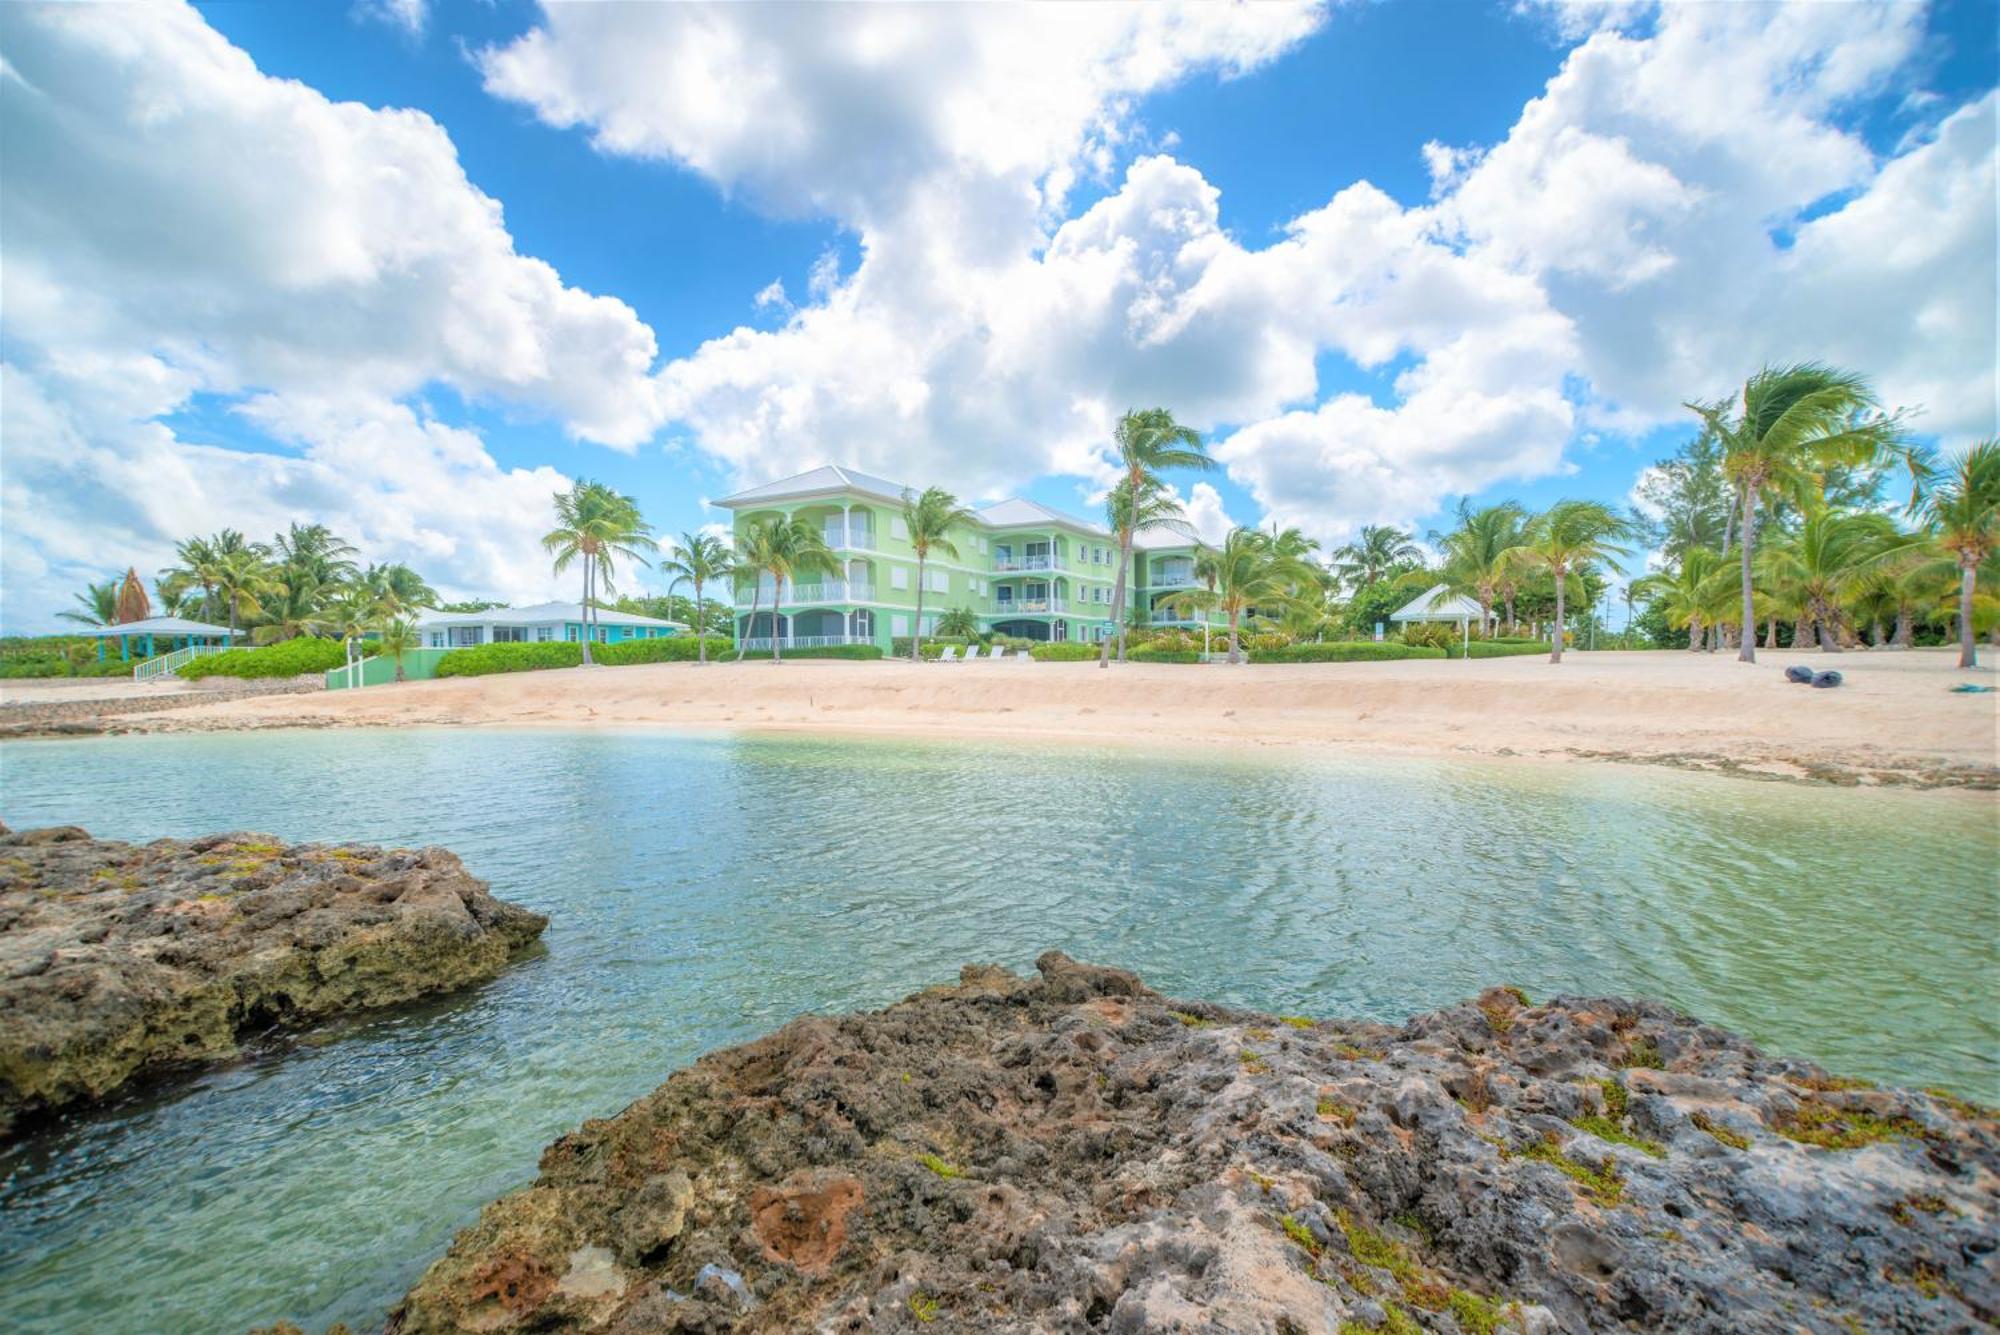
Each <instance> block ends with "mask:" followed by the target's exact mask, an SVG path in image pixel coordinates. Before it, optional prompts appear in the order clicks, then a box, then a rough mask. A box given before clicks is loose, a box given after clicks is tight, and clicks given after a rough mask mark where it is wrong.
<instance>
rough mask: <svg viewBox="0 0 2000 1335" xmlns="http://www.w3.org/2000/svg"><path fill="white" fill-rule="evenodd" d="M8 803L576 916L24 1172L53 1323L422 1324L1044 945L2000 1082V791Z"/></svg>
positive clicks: (1221, 989)
mask: <svg viewBox="0 0 2000 1335" xmlns="http://www.w3.org/2000/svg"><path fill="white" fill-rule="evenodd" d="M0 815H4V817H5V819H6V820H7V821H8V822H9V823H10V824H12V825H14V826H16V827H17V828H19V827H25V826H32V825H42V824H59V823H75V824H81V825H84V826H86V827H87V828H89V829H90V830H91V831H92V832H93V833H97V834H102V835H107V836H112V837H119V838H129V839H149V838H154V837H158V836H161V835H169V834H172V835H188V834H195V833H204V832H208V831H212V830H219V829H231V828H235V829H256V830H263V831H269V832H272V833H275V834H278V835H281V836H284V837H286V838H291V839H360V840H369V841H376V842H384V843H394V844H420V843H439V844H444V845H446V846H448V847H450V848H452V849H453V850H454V851H456V852H458V853H460V854H461V855H462V856H463V857H464V858H465V860H466V862H467V864H468V865H469V866H470V867H471V869H472V870H473V871H474V872H475V874H478V875H481V876H485V877H487V878H489V879H490V880H491V881H492V882H493V886H494V890H495V892H496V893H498V894H500V895H502V896H504V897H507V898H510V899H514V900H516V901H518V902H521V903H524V904H527V905H529V906H530V907H533V908H536V909H539V910H541V911H543V912H546V913H549V914H551V915H552V922H551V925H550V928H549V931H548V934H547V938H546V944H547V949H546V951H545V952H544V953H541V954H539V955H538V956H536V957H535V958H532V959H530V960H528V961H526V962H525V963H523V964H521V965H520V966H518V967H517V968H515V969H514V970H513V971H512V972H510V973H509V974H508V975H506V976H505V977H503V978H502V979H500V980H499V981H498V982H496V983H494V984H492V985H490V986H488V987H486V988H483V989H479V990H477V991H475V992H473V993H470V994H468V995H465V996H462V997H457V998H452V999H448V1000H444V1001H439V1002H434V1003H431V1004H428V1005H426V1006H422V1007H419V1008H413V1009H410V1010H405V1011H400V1012H397V1013H395V1014H393V1015H390V1016H386V1017H380V1018H376V1019H372V1020H365V1021H360V1022H355V1023H351V1024H348V1025H345V1026H342V1027H339V1028H338V1029H336V1030H334V1031H331V1032H330V1033H328V1034H326V1035H323V1036H315V1037H314V1038H313V1039H312V1040H311V1041H309V1042H308V1043H307V1044H305V1045H303V1046H300V1047H297V1048H294V1049H293V1050H291V1051H290V1052H288V1053H286V1054H284V1055H282V1056H280V1057H276V1058H272V1059H266V1060H261V1061H258V1062H254V1063H248V1064H245V1065H241V1066H238V1067H235V1068H232V1069H230V1070H227V1071H223V1072H219V1073H215V1074H212V1075H210V1076H207V1077H204V1078H202V1079H200V1080H197V1081H194V1082H191V1083H183V1084H180V1085H177V1086H174V1087H173V1088H171V1089H170V1090H167V1091H164V1092H162V1093H159V1094H156V1095H153V1096H150V1097H147V1098H144V1099H141V1100H136V1101H133V1102H129V1103H126V1104H123V1105H120V1106H119V1107H116V1108H114V1109H111V1110H107V1111H106V1112H103V1113H100V1114H96V1115H93V1116H90V1117H85V1118H79V1119H76V1120H74V1121H73V1122H72V1123H71V1124H69V1125H68V1126H66V1127H65V1128H64V1129H63V1130H61V1131H60V1132H56V1133H52V1134H45V1135H43V1136H40V1137H37V1138H35V1139H33V1140H30V1141H28V1142H26V1143H24V1144H21V1145H18V1146H15V1147H13V1148H11V1149H10V1150H7V1151H5V1152H4V1153H0V1297H4V1300H5V1302H6V1309H7V1311H8V1316H9V1322H10V1324H13V1325H15V1326H16V1327H17V1328H26V1329H31V1330H51V1331H53V1330H67V1329H76V1328H79V1327H82V1326H88V1327H89V1328H91V1329H94V1330H97V1331H103V1332H123V1331H150V1330H190V1329H241V1328H243V1327H246V1326H248V1325H249V1324H251V1323H252V1322H253V1321H268V1320H272V1319H275V1318H277V1317H280V1316H284V1317H290V1318H291V1319H293V1320H296V1321H299V1322H301V1323H302V1324H304V1325H306V1326H308V1327H310V1328H313V1329H318V1328H320V1327H322V1326H324V1325H325V1324H326V1323H328V1322H331V1321H334V1320H348V1321H351V1322H355V1323H357V1324H359V1325H362V1326H372V1325H375V1324H379V1322H380V1320H381V1317H382V1315H383V1313H384V1311H385V1310H386V1308H387V1306H388V1305H389V1304H390V1303H391V1302H393V1301H394V1299H395V1298H396V1297H397V1296H398V1295H399V1294H400V1293H401V1292H402V1291H403V1289H405V1288H406V1287H407V1286H408V1285H409V1283H410V1282H411V1281H412V1280H414V1278H415V1277H416V1276H417V1274H419V1273H420V1272H421V1271H422V1269H423V1267H424V1266H425V1265H426V1264H427V1263H428V1262H429V1260H430V1259H431V1258H432V1257H433V1256H435V1255H436V1254H437V1252H438V1251H439V1250H441V1249H442V1247H443V1246H444V1245H445V1243H446V1242H447V1241H448V1240H449V1238H450V1235H451V1233H452V1232H453V1231H454V1230H455V1229H456V1228H457V1227H459V1226H460V1225H462V1224H463V1223H465V1222H467V1221H468V1220H469V1219H470V1218H471V1217H472V1216H473V1215H474V1214H475V1213H476V1212H477V1210H478V1207H479V1206H480V1205H481V1204H482V1203H484V1202H485V1201H486V1200H488V1199H490V1198H491V1197H493V1196H494V1195H497V1194H499V1193H500V1192H502V1191H504V1190H506V1189H507V1188H508V1187H510V1186H513V1185H516V1184H518V1183H520V1182H522V1181H525V1180H526V1179H527V1178H528V1177H530V1176H531V1175H532V1173H533V1170H534V1162H535V1158H536V1154H537V1152H538V1150H539V1149H540V1147H541V1146H542V1145H543V1144H545V1143H546V1142H547V1141H549V1140H550V1139H552V1138H553V1137H554V1136H555V1135H557V1134H558V1133H560V1132H561V1131H562V1130H564V1129H566V1128H568V1127H570V1126H573V1125H574V1124H576V1123H577V1122H579V1121H581V1120H582V1119H583V1118H585V1117H589V1116H595V1115H600V1114H606V1113H611V1112H615V1111H616V1110H617V1109H619V1108H620V1107H622V1106H623V1105H624V1104H625V1103H626V1102H628V1101H629V1100H631V1099H632V1098H634V1097H636V1096H637V1095H639V1094H641V1093H643V1092H645V1091H646V1090H648V1089H651V1088H652V1087H653V1086H654V1085H655V1084H657V1083H659V1081H660V1080H661V1079H662V1078H664V1076H665V1075H666V1073H667V1072H668V1071H669V1070H671V1069H672V1068H673V1067H675V1066H678V1065H681V1064H683V1063H685V1062H687V1061H688V1060H690V1059H691V1058H692V1057H694V1056H695V1055H696V1054H698V1053H700V1052H702V1051H704V1050H706V1049H709V1048H713V1047H716V1046H720V1045H723V1044H727V1043H732V1042H738V1041H741V1040H743V1039H746V1038H749V1037H752V1036H754V1035H756V1034H759V1033H762V1032H765V1031H767V1030H769V1029H771V1028H773V1027H775V1026H777V1025H778V1024H781V1023H783V1022H784V1021H785V1020H787V1019H789V1018H791V1017H792V1016H794V1015H796V1014H798V1013H800V1012H802V1011H808V1010H844V1009H851V1008H854V1007H857V1006H876V1005H881V1004H884V1003H887V1002H889V1001H892V1000H894V999H896V998H897V997H899V996H901V995H903V994H905V993H907V992H909V991H911V990H913V989H915V988H917V987H920V986H923V985H926V984H929V983H933V982H938V981H942V980H946V979H949V978H951V977H953V976H954V975H955V974H956V971H957V969H958V967H959V965H961V964H963V963H965V962H967V961H969V960H975V959H978V960H999V961H1001V962H1004V963H1007V964H1009V965H1012V966H1014V967H1016V968H1020V969H1026V968H1027V967H1029V964H1030V961H1032V959H1033V958H1034V956H1035V955H1036V954H1037V953H1039V952H1040V951H1041V950H1043V949H1046V948H1048V947H1051V946H1056V947H1060V948H1062V949H1064V950H1067V951H1068V952H1069V953H1070V954H1072V955H1075V956H1077V957H1079V958H1084V959H1093V960H1101V961H1105V962H1109V963H1116V964H1120V965H1124V966H1128V967H1131V968H1134V969H1137V970H1138V971H1139V972H1140V973H1141V974H1142V975H1144V976H1145V977H1146V979H1147V980H1148V981H1149V982H1151V983H1153V984H1154V985H1155V986H1157V987H1160V988H1162V989H1163V990H1166V991H1170V992H1175V993H1180V994H1183V995H1190V996H1201V997H1208V998H1213V999H1217V1000H1229V1001H1237V1002H1243V1003H1247V1004H1255V1005H1258V1006H1260V1007H1265V1008H1268V1009H1272V1010H1277V1011H1283V1012H1306V1013H1313V1014H1321V1015H1364V1014H1365V1015H1374V1016H1379V1017H1392V1018H1393V1017H1399V1016H1402V1015H1405V1014H1408V1013H1410V1012H1412V1011H1416V1010H1421V1009H1426V1008H1429V1007H1433V1006H1437V1005H1440V1004H1443V1003H1446V1002H1449V1001H1452V1000H1455V999H1458V998H1462V997H1465V996H1469V995H1471V994H1472V993H1474V992H1476V991H1477V990H1478V989H1479V988H1481V987H1483V986H1486V985H1488V984H1491V983H1495V982H1510V983H1516V984H1519V985H1521V986H1523V987H1525V988H1526V989H1527V990H1528V991H1529V992H1530V993H1532V994H1535V995H1537V996H1541V995H1547V994H1550V993H1553V992H1558V991H1574V992H1588V993H1603V992H1623V993H1635V994H1646V995H1652V996H1658V997H1663V998H1666V999H1668V1000H1670V1001H1673V1002H1675V1003H1676V1004H1678V1005H1680V1006H1682V1007H1684V1008H1686V1009H1688V1010H1691V1011H1693V1012H1694V1013H1696V1014H1698V1015H1700V1016H1702V1017H1703V1018H1705V1019H1709V1020H1712V1021H1715V1022H1717V1023H1721V1024H1724V1025H1727V1026H1729V1027H1732V1028H1735V1029H1739V1030H1741V1031H1743V1032H1745V1033H1748V1034H1750V1035H1751V1036H1753V1037H1755V1038H1757V1039H1758V1040H1759V1041H1761V1042H1763V1043H1765V1044H1766V1045H1767V1046H1769V1047H1771V1048H1773V1049H1776V1050H1780V1051H1785V1052H1792V1053H1798V1054H1802V1055H1806V1056H1810V1057H1813V1058H1815V1059H1817V1060H1820V1061H1823V1062H1825V1063H1826V1064H1827V1065H1829V1066H1831V1067H1832V1068H1834V1069H1835V1070H1838V1071H1841V1072H1843V1073H1847V1074H1858V1075H1865V1076H1871V1077H1875V1078H1878V1079H1885V1080H1893V1081H1898V1082H1903V1083H1912V1084H1937V1083H1943V1084H1946V1085H1949V1086H1951V1087H1953V1088H1955V1089H1957V1090H1959V1091H1962V1092H1964V1093H1968V1094H1971V1095H1973V1096H1975V1097H1979V1098H1982V1099H1986V1100H1989V1101H1990V1100H1994V1099H1995V1098H1996V1095H2000V1044H1996V1038H1997V1037H2000V1020H1996V1016H1995V1007H1994V1005H1993V999H1994V996H1995V989H1994V983H1995V979H1996V974H1995V963H1996V958H1995V957H1996V950H1995V945H1994V943H1995V941H1996V940H2000V884H1996V875H2000V873H1996V868H2000V825H1996V822H1995V819H1994V806H1993V804H1992V803H1991V801H1990V800H1988V799H1984V798H1979V797H1972V796H1968V795H1963V794H1906V793H1893V792H1890V793H1874V792H1855V791H1843V790H1832V789H1817V788H1801V787H1797V786H1791V785H1781V784H1772V783H1755V782H1750V781H1745V780H1733V779H1722V778H1716V777H1713V776H1693V775H1685V774H1680V773H1676V772H1673V771H1667V770H1657V769H1638V768H1619V767H1609V766H1581V765H1579V766H1552V765H1540V764H1532V763H1525V762H1522V763H1512V764H1501V763H1497V762H1474V761H1466V760H1433V759H1410V758H1382V757H1357V756H1332V757H1328V756H1317V755H1305V754H1297V753H1290V752H1282V753H1276V754H1271V755H1256V756H1226V757H1207V756H1202V755H1188V754H1185V753H1178V754H1168V753H1148V752H1143V751H1107V750H1104V749H1100V748H1095V747H1091V748H1086V747H1082V746H1074V747H1063V746H1058V747H1049V746H1034V747H1009V746H1005V745H998V744H984V743H983V744H971V743H939V744H915V743H907V742H892V741H872V740H840V741H831V740H821V739H809V738H797V737H771V736H763V737H741V736H727V735H719V734H718V735H697V736H686V735H675V734H668V733H659V732H647V733H603V732H556V731H499V730H493V731H424V730H417V731H402V732H393V733H391V732H324V733H304V734H299V733H292V734H285V735H282V736H273V735H270V734H264V735H258V734H218V735H206V736H204V735H188V736H161V737H133V738H120V739H117V740H93V741H81V742H37V743H28V744H16V745H9V746H7V747H6V748H5V749H4V750H0Z"/></svg>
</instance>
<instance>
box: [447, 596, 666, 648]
mask: <svg viewBox="0 0 2000 1335" xmlns="http://www.w3.org/2000/svg"><path fill="white" fill-rule="evenodd" d="M595 621H596V624H595V625H594V626H592V627H591V630H592V631H593V632H594V634H592V636H591V642H592V643H594V644H616V643H618V642H620V641H622V640H654V639H658V638H660V637H661V636H663V635H674V634H678V633H679V632H681V631H684V630H686V629H687V627H686V626H683V625H682V624H681V623H680V622H678V621H662V620H660V619H659V618H658V617H642V616H634V615H633V614H632V613H630V612H613V611H611V610H610V609H609V608H603V607H600V608H599V609H597V612H596V613H595ZM417 633H418V634H420V635H421V636H422V637H423V642H424V643H423V647H424V648H426V649H465V648H469V647H471V646H473V645H477V644H536V643H542V644H546V643H549V642H550V641H568V642H570V643H580V642H581V641H582V640H583V638H584V621H583V606H582V604H580V603H537V604H536V605H535V606H533V607H493V608H488V609H487V610H485V611H483V612H422V613H419V614H418V616H417Z"/></svg>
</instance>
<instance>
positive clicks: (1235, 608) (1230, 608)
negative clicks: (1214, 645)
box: [1169, 528, 1310, 663]
mask: <svg viewBox="0 0 2000 1335" xmlns="http://www.w3.org/2000/svg"><path fill="white" fill-rule="evenodd" d="M1194 575H1195V578H1196V579H1198V580H1200V581H1201V584H1202V587H1200V588H1197V589H1189V590H1187V591H1185V592H1182V593H1177V594H1175V595H1174V596H1173V597H1172V598H1171V599H1170V600H1169V601H1170V602H1171V603H1172V604H1173V606H1174V608H1175V610H1176V611H1179V612H1181V613H1182V615H1185V614H1186V612H1187V611H1189V610H1192V609H1197V608H1199V609H1203V610H1207V609H1212V608H1214V609H1220V610H1221V611H1222V612H1223V613H1225V614H1226V615H1227V616H1228V618H1229V661H1230V662H1231V663H1240V662H1242V661H1243V651H1242V646H1241V643H1240V637H1239V629H1240V627H1241V625H1242V621H1243V614H1244V612H1245V611H1247V610H1248V609H1250V608H1252V607H1256V608H1260V609H1261V608H1269V607H1281V606H1283V605H1284V604H1286V603H1288V602H1290V601H1291V600H1292V599H1293V598H1294V597H1295V596H1296V593H1295V591H1296V590H1297V588H1298V586H1299V584H1300V582H1301V580H1305V579H1309V578H1310V575H1309V573H1308V570H1307V568H1306V563H1305V562H1304V561H1303V559H1302V558H1301V557H1300V556H1298V555H1297V554H1296V549H1294V550H1293V551H1292V552H1287V551H1285V550H1283V549H1281V548H1280V546H1279V541H1278V539H1277V538H1276V537H1274V536H1273V535H1271V534H1269V533H1264V532H1260V531H1259V530H1257V529H1254V528H1238V529H1231V530H1230V532H1229V536H1228V537H1226V538H1224V539H1223V540H1222V546H1220V547H1203V548H1201V549H1200V550H1199V551H1197V552H1196V553H1195V558H1194Z"/></svg>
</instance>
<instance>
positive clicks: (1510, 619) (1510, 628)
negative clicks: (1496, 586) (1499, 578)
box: [1507, 593, 1521, 638]
mask: <svg viewBox="0 0 2000 1335" xmlns="http://www.w3.org/2000/svg"><path fill="white" fill-rule="evenodd" d="M1520 629H1521V627H1520V623H1518V622H1517V621H1515V620H1514V595H1513V594H1511V593H1510V594H1508V595H1507V634H1508V636H1509V637H1510V638H1511V637H1512V636H1513V635H1514V634H1515V633H1516V632H1518V631H1519V630H1520Z"/></svg>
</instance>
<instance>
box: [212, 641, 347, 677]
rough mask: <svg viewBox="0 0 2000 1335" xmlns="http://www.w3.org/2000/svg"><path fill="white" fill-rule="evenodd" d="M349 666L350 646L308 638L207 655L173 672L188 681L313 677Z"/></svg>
mask: <svg viewBox="0 0 2000 1335" xmlns="http://www.w3.org/2000/svg"><path fill="white" fill-rule="evenodd" d="M346 662H347V646H346V645H344V644H342V643H341V642H340V641H339V640H323V639H320V638H319V637H317V636H309V635H308V636H300V637H299V638H298V639H295V640H284V641H281V642H280V643H278V644H273V645H269V646H266V647H265V648H262V649H225V650H223V651H222V652H221V653H219V654H204V655H203V656H202V657H200V658H197V659H195V660H194V661H193V662H191V663H188V664H186V665H185V666H182V667H179V668H176V669H174V675H175V676H177V677H182V678H189V679H192V678H195V677H238V678H245V679H258V678H266V677H302V676H306V675H308V674H313V673H321V672H330V671H332V670H333V669H334V668H337V667H341V666H343V665H344V664H345V663H346Z"/></svg>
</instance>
